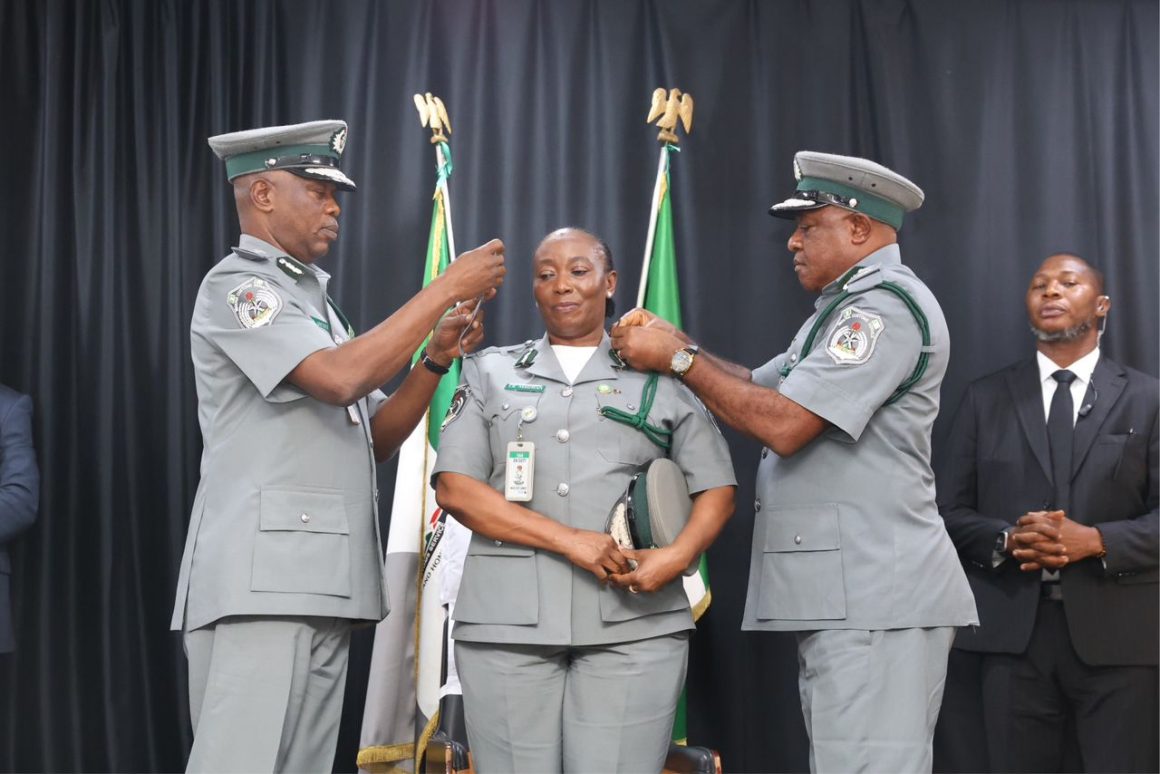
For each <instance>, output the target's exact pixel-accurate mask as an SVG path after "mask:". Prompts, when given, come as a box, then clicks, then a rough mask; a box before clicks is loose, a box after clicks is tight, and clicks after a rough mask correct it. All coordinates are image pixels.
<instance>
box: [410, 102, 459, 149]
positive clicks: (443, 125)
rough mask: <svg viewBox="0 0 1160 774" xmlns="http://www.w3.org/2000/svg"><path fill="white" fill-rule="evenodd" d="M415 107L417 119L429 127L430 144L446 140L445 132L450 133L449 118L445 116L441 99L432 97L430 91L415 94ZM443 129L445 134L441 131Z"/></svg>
mask: <svg viewBox="0 0 1160 774" xmlns="http://www.w3.org/2000/svg"><path fill="white" fill-rule="evenodd" d="M415 107H416V108H417V109H418V110H419V121H420V122H421V123H422V124H423V126H430V127H431V144H432V145H434V144H436V143H441V142H447V134H451V119H450V118H448V117H447V108H445V107H443V100H441V99H439V98H438V97H432V96H431V92H427V93H426V94H416V95H415ZM444 130H446V131H447V134H444V133H443V131H444Z"/></svg>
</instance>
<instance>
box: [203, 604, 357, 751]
mask: <svg viewBox="0 0 1160 774" xmlns="http://www.w3.org/2000/svg"><path fill="white" fill-rule="evenodd" d="M349 646H350V621H349V620H347V619H345V618H315V617H308V616H300V617H288V618H283V617H278V618H275V617H267V616H233V617H229V618H223V619H221V620H219V621H217V622H216V623H214V624H212V625H210V626H206V627H203V628H201V629H195V630H193V631H191V632H186V633H185V653H186V657H187V658H188V659H189V715H190V719H191V720H192V722H193V749H192V750H191V751H190V754H189V764H188V766H187V769H186V770H187V771H189V772H243V771H244V772H276V771H277V772H322V771H330V770H331V768H332V766H333V764H334V748H335V745H336V744H337V742H338V725H339V720H340V719H341V717H342V696H343V691H344V689H345V687H346V667H347V660H348V655H349Z"/></svg>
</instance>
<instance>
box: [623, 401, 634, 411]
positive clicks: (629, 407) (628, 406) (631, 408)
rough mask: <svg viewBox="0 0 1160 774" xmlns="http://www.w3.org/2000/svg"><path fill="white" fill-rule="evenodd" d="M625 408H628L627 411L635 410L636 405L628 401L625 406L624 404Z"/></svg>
mask: <svg viewBox="0 0 1160 774" xmlns="http://www.w3.org/2000/svg"><path fill="white" fill-rule="evenodd" d="M625 408H626V409H628V410H629V411H636V406H634V405H632V404H631V403H629V404H628V405H627V406H625Z"/></svg>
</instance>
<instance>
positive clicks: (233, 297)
mask: <svg viewBox="0 0 1160 774" xmlns="http://www.w3.org/2000/svg"><path fill="white" fill-rule="evenodd" d="M226 302H227V303H228V304H229V305H230V308H231V309H233V310H234V317H236V318H237V319H238V323H239V324H240V325H241V326H242V327H243V328H261V327H262V326H263V325H269V324H270V323H272V322H273V321H274V318H275V317H277V316H278V312H280V311H282V297H281V296H279V295H278V293H277V292H275V290H274V289H273V288H272V287H270V285H269V283H267V282H266V281H265V280H264V279H261V278H259V277H251V278H250V279H248V280H246V281H245V282H243V283H242V284H241V285H238V286H237V287H236V288H234V289H233V290H231V291H230V292H229V295H227V296H226Z"/></svg>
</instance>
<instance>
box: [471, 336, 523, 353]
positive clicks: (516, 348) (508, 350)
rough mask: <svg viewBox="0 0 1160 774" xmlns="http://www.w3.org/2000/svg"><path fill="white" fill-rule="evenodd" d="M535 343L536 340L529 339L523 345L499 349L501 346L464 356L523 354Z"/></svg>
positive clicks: (509, 345)
mask: <svg viewBox="0 0 1160 774" xmlns="http://www.w3.org/2000/svg"><path fill="white" fill-rule="evenodd" d="M535 343H536V342H535V340H534V339H529V340H528V341H525V342H524V343H523V344H507V345H505V346H502V347H499V346H495V347H486V348H484V349H481V350H478V351H476V352H469V353H467V354H466V355H464V357H483V356H484V355H513V354H515V353H517V352H519V353H522V352H523V351H524V350H525V349H528V348H529V347H530V346H532V345H534V344H535Z"/></svg>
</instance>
